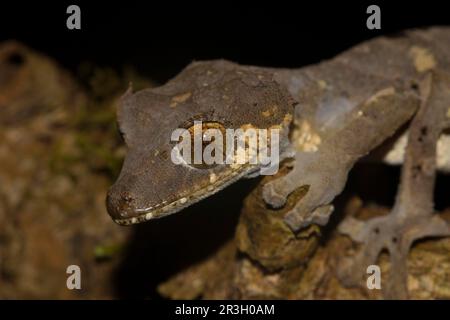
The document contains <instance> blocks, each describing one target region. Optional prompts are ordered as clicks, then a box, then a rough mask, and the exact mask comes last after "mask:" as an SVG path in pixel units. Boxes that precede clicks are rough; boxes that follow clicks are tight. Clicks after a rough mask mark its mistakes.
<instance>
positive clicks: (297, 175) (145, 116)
mask: <svg viewBox="0 0 450 320" xmlns="http://www.w3.org/2000/svg"><path fill="white" fill-rule="evenodd" d="M449 43H450V31H449V29H448V28H445V27H443V28H432V29H429V30H426V31H423V30H418V31H409V32H407V33H405V34H404V35H402V36H400V37H393V38H388V37H380V38H376V39H374V40H370V41H367V42H364V43H362V44H360V45H357V46H355V47H353V48H351V49H350V50H348V51H346V52H344V53H342V54H340V55H338V56H337V57H336V58H334V59H331V60H328V61H325V62H322V63H320V64H317V65H313V66H308V67H304V68H300V69H293V70H291V69H271V68H260V67H248V66H240V65H237V64H234V63H231V62H228V61H223V60H218V61H206V62H195V63H192V64H191V65H189V66H188V67H187V68H186V69H185V70H183V72H181V73H180V74H179V75H178V76H177V77H175V78H174V79H172V80H171V81H169V82H168V83H167V84H165V85H164V86H162V87H159V88H151V89H145V90H142V91H139V92H136V93H131V92H127V94H125V95H124V97H123V98H122V103H121V106H120V108H119V110H118V120H119V121H118V122H119V127H120V130H121V132H122V133H123V135H124V137H125V142H126V144H127V146H128V155H127V157H126V159H125V162H124V164H123V168H122V172H121V174H120V176H119V178H118V180H117V182H116V183H115V184H114V185H113V186H112V188H111V189H110V191H109V193H108V201H107V204H108V211H109V213H110V214H111V216H112V217H113V219H114V220H115V221H116V222H117V223H119V224H133V223H138V222H142V221H147V220H150V219H153V218H159V217H162V216H165V215H168V214H171V213H175V212H178V211H180V210H181V209H182V208H184V207H186V206H188V205H190V204H192V203H195V202H197V201H199V200H201V199H203V198H205V197H208V196H209V195H211V194H213V193H215V192H218V191H220V190H221V189H222V188H224V187H226V186H227V185H229V184H231V183H233V182H235V181H237V180H238V179H240V178H242V177H244V176H246V175H248V174H249V173H251V172H254V171H255V168H251V167H250V166H241V167H239V168H230V166H226V165H223V166H217V167H215V168H212V169H206V170H205V169H198V168H195V167H189V166H180V165H178V166H176V165H174V164H173V163H172V162H171V161H170V150H171V149H170V148H171V147H173V145H172V144H171V141H170V135H171V133H172V132H173V130H175V129H176V128H180V127H183V128H187V127H189V126H190V125H192V123H193V121H195V120H202V121H203V122H218V123H220V124H222V125H223V126H224V127H226V128H229V127H230V128H239V127H242V126H245V125H247V124H251V125H253V126H255V127H258V128H270V127H272V126H282V127H283V128H287V127H288V126H289V129H290V130H291V132H290V135H291V141H290V142H291V149H292V150H294V151H295V153H296V155H295V156H294V161H293V163H294V165H293V169H292V170H291V172H290V173H289V174H287V175H286V176H284V177H282V178H280V179H278V180H276V181H274V182H272V183H270V184H268V185H266V186H265V191H264V198H265V201H266V202H267V203H268V204H270V205H272V206H274V207H280V206H282V205H283V204H284V203H285V201H286V198H287V196H288V195H289V194H290V193H292V192H293V191H294V190H296V189H297V188H299V187H302V186H305V185H306V186H308V187H309V188H310V189H309V192H308V194H307V195H306V196H305V198H303V199H302V201H300V202H299V203H298V205H297V206H296V207H295V208H293V210H292V211H291V212H290V213H289V214H288V215H287V216H286V222H287V223H288V225H289V226H290V227H291V228H292V229H293V230H298V229H300V228H302V227H304V226H307V225H309V224H311V223H318V224H321V225H323V224H325V223H326V222H327V221H328V217H329V214H330V213H331V211H332V207H331V203H332V200H333V199H334V197H335V196H336V195H338V194H339V193H340V192H341V191H342V189H343V187H344V185H345V182H346V179H347V173H348V171H349V170H350V169H351V167H352V166H353V164H354V163H355V162H356V161H357V160H358V159H360V158H361V157H362V156H364V155H366V154H367V153H368V152H370V151H371V150H372V149H374V148H375V147H376V146H378V145H379V144H380V143H381V142H383V141H384V140H386V139H387V138H388V137H390V136H391V135H392V134H394V133H395V132H396V131H397V130H398V129H399V128H400V127H401V126H402V125H404V124H405V123H406V122H408V121H409V120H410V119H411V117H412V115H413V114H414V113H415V111H416V110H417V108H418V106H419V103H420V99H421V97H420V95H419V92H418V86H419V82H420V79H421V78H422V77H423V76H424V74H425V73H427V72H428V71H430V70H432V69H434V68H436V67H439V68H440V69H441V70H445V71H447V72H448V71H449V70H450V67H449V63H450V59H449V58H448V57H449V56H450V45H449ZM274 107H275V109H274ZM292 118H293V120H292ZM291 121H292V123H290V122H291ZM289 129H288V130H289ZM404 140H405V139H403V144H402V143H401V142H399V143H398V144H399V146H398V147H397V148H396V149H398V150H396V151H395V150H394V149H395V148H394V149H392V150H390V151H391V154H390V155H389V154H388V155H387V158H386V160H387V161H388V162H391V163H399V162H401V160H402V156H401V154H402V152H403V149H404ZM282 145H284V147H285V148H284V149H282V150H281V153H283V152H284V151H285V150H286V142H285V143H284V144H283V143H282ZM444 149H445V148H444ZM445 150H446V149H445ZM441 153H442V152H441ZM443 157H444V156H443ZM444 158H445V157H444ZM445 159H446V158H445ZM445 159H444V160H445ZM281 160H282V159H281ZM441 162H442V163H441V167H443V168H444V169H446V168H448V165H449V164H448V162H447V161H441ZM291 165H292V162H291Z"/></svg>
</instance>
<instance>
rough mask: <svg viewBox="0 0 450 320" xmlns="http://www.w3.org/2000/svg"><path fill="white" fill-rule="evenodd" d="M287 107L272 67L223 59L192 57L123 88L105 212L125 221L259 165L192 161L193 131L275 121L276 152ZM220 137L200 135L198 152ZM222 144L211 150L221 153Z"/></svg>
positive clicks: (188, 199)
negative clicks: (120, 147) (137, 87)
mask: <svg viewBox="0 0 450 320" xmlns="http://www.w3.org/2000/svg"><path fill="white" fill-rule="evenodd" d="M293 108H294V101H293V100H292V98H291V97H290V95H289V93H288V92H287V91H286V90H285V89H284V88H282V87H281V86H280V85H278V84H277V83H276V82H275V81H274V80H273V78H272V74H271V73H268V72H264V71H260V70H258V69H255V68H251V67H242V66H238V65H237V64H234V63H231V62H227V61H223V60H218V61H208V62H196V63H192V64H191V65H189V66H188V67H187V68H186V69H184V70H183V71H182V72H181V73H180V74H179V75H178V76H176V77H175V78H174V79H172V80H170V81H169V82H168V83H167V84H165V85H164V86H161V87H158V88H151V89H145V90H142V91H138V92H136V93H132V92H131V89H130V90H128V92H127V93H126V94H125V95H124V96H123V97H122V99H121V103H120V106H119V108H118V124H119V130H120V132H121V134H122V136H123V138H124V141H125V143H126V145H127V147H128V148H127V149H128V151H127V155H126V158H125V160H124V163H123V166H122V170H121V173H120V175H119V177H118V179H117V181H116V182H115V184H114V185H113V186H112V187H111V188H110V190H109V191H108V196H107V208H108V212H109V214H110V215H111V217H112V218H113V219H114V221H115V222H117V223H119V224H123V225H128V224H134V223H139V222H143V221H147V220H150V219H154V218H159V217H163V216H166V215H168V214H171V213H175V212H177V211H180V210H181V209H182V208H184V207H187V206H189V205H191V204H193V203H195V202H197V201H199V200H201V199H203V198H205V197H208V196H209V195H211V194H213V193H215V192H217V191H219V190H221V189H222V188H224V187H226V186H227V185H229V184H231V183H233V182H234V181H236V180H238V179H240V178H241V177H243V176H245V175H248V174H250V173H252V172H254V171H255V170H258V169H260V167H261V164H250V163H248V162H245V163H229V164H227V163H226V161H224V162H223V163H220V162H218V161H216V162H213V163H211V162H208V163H206V161H205V159H204V158H203V157H202V156H200V162H198V161H195V155H194V153H195V152H194V151H193V150H197V149H196V147H197V146H198V145H197V144H195V143H194V145H193V141H195V136H196V135H197V136H198V134H199V133H200V135H199V136H200V137H204V136H205V135H206V133H208V132H209V133H211V131H208V129H214V130H213V132H214V134H217V133H219V134H220V133H222V134H223V138H224V139H225V140H226V138H227V135H226V133H225V132H227V129H234V130H236V129H243V128H248V127H252V128H258V129H266V130H267V129H271V128H278V130H279V131H280V138H279V139H280V152H282V149H283V148H284V145H287V140H288V139H287V132H288V130H289V129H288V127H289V124H290V122H291V114H293ZM197 129H198V130H197ZM243 130H245V129H243ZM180 132H181V133H183V135H181V139H180V135H179V133H180ZM177 136H178V138H176V139H175V140H174V137H177ZM190 138H192V140H190ZM185 139H186V140H185ZM188 140H189V142H188ZM219 140H220V139H219V138H218V136H216V135H213V137H212V139H210V141H209V142H208V143H205V142H204V140H203V139H202V138H201V139H200V147H201V153H200V154H201V155H203V153H202V152H203V151H204V150H206V148H207V147H208V146H211V144H212V143H213V142H214V143H216V142H217V145H216V146H219V145H224V144H223V140H222V141H221V143H218V142H219ZM184 142H188V143H187V144H184V146H192V148H191V150H189V151H186V150H188V149H185V150H182V151H181V148H180V145H181V143H184ZM226 143H229V142H228V141H227V142H226ZM233 145H234V142H233ZM269 147H270V145H269ZM225 149H226V148H222V149H221V148H216V149H215V150H214V152H212V153H210V154H212V155H216V154H219V155H222V154H221V153H224V150H225ZM191 155H192V156H193V157H190V156H191ZM186 156H189V157H186ZM189 158H190V159H191V161H186V159H188V160H189ZM214 159H216V160H217V159H220V157H218V158H215V157H214ZM222 159H224V160H225V159H226V156H224V157H223V158H222Z"/></svg>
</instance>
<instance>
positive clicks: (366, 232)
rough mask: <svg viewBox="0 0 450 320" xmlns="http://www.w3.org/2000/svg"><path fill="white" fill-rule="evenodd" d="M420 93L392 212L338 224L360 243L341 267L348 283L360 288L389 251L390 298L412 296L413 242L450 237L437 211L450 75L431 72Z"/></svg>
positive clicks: (385, 290)
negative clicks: (436, 189)
mask: <svg viewBox="0 0 450 320" xmlns="http://www.w3.org/2000/svg"><path fill="white" fill-rule="evenodd" d="M421 95H422V97H423V100H422V105H421V107H420V109H419V111H418V113H417V114H416V116H415V117H414V119H413V122H412V124H411V127H410V132H409V139H408V140H409V141H408V146H407V149H406V156H405V162H404V165H403V169H402V176H401V182H400V188H399V191H398V194H397V198H396V202H395V205H394V207H393V209H392V211H391V213H390V214H388V215H386V216H383V217H377V218H374V219H371V220H369V221H367V222H362V221H359V220H357V219H354V218H352V217H350V218H348V219H346V220H345V221H344V222H343V223H342V224H341V225H340V226H339V231H340V232H341V233H343V234H347V235H349V236H350V237H351V238H352V239H353V240H354V241H356V242H358V243H361V244H362V246H361V248H360V251H359V252H358V253H357V255H356V257H354V258H353V259H352V261H350V260H346V261H344V262H343V264H342V265H341V266H340V268H339V271H338V275H339V277H340V278H341V280H342V281H343V283H344V284H345V285H348V286H356V285H358V284H359V283H360V281H361V280H362V276H363V274H364V273H365V271H366V268H367V267H368V266H369V265H371V264H375V263H376V261H377V259H378V256H379V255H380V252H381V251H382V250H383V249H387V250H388V251H389V254H390V262H391V270H392V272H391V273H390V274H391V276H390V279H389V282H388V285H387V286H384V287H383V294H384V296H385V297H386V298H396V299H406V298H407V297H408V290H407V265H406V262H407V256H408V252H409V250H410V248H411V245H412V244H413V243H414V241H415V240H418V239H421V238H425V237H444V236H450V227H449V226H448V225H447V223H446V222H445V221H444V220H443V219H442V218H440V217H439V216H438V215H436V214H435V213H434V208H433V207H434V206H433V194H434V182H435V177H436V143H437V141H438V139H439V136H440V134H441V133H442V131H443V130H444V129H445V128H446V126H448V119H447V113H448V107H449V102H450V76H449V75H448V74H443V73H432V74H429V75H428V77H427V78H426V79H425V80H424V81H423V83H422V85H421Z"/></svg>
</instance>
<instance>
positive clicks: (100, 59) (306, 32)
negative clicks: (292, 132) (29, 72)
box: [0, 0, 450, 81]
mask: <svg viewBox="0 0 450 320" xmlns="http://www.w3.org/2000/svg"><path fill="white" fill-rule="evenodd" d="M445 3H446V1H442V0H439V1H437V0H427V1H417V2H416V3H415V2H412V1H328V2H324V1H317V0H307V1H306V0H297V1H284V2H283V1H270V2H263V1H246V2H244V1H236V2H233V1H204V2H202V1H164V2H156V1H131V0H127V1H116V2H111V1H99V0H97V1H92V0H91V1H87V0H83V1H79V0H78V1H76V0H72V1H65V0H63V1H33V2H32V1H2V3H1V5H0V8H1V9H0V40H5V39H11V38H14V39H19V40H21V41H23V42H25V43H26V44H28V45H31V46H32V47H34V48H36V49H39V50H41V51H44V52H46V53H48V54H50V55H51V56H53V57H55V58H56V59H57V60H58V61H60V62H62V63H63V64H64V65H66V66H68V67H70V68H75V67H76V66H77V65H78V64H79V63H80V61H86V60H90V61H93V62H94V63H95V64H97V65H106V66H122V65H125V64H131V65H133V66H135V67H136V68H137V69H138V70H139V71H140V72H141V73H143V74H146V75H151V76H152V77H153V78H157V79H158V80H160V81H164V80H166V79H167V78H169V77H171V76H173V75H174V74H176V73H177V72H178V71H179V70H180V68H182V67H183V66H185V65H186V64H188V63H189V62H190V61H192V60H194V59H198V60H199V59H212V58H226V59H230V60H234V61H236V62H239V63H244V64H258V65H270V66H284V67H296V66H302V65H305V64H309V63H314V62H317V61H320V60H322V59H325V58H329V57H332V56H333V55H335V54H336V53H338V52H340V51H342V50H344V49H346V48H348V47H350V46H352V45H354V44H356V43H358V42H360V41H362V40H364V39H368V38H371V37H374V36H377V35H379V34H388V33H393V32H397V31H401V30H402V29H406V28H411V27H421V26H427V25H437V24H449V23H450V14H449V11H448V10H446V6H445ZM70 4H78V5H79V6H80V8H81V21H82V29H81V30H68V29H67V28H66V19H67V16H68V15H67V14H66V8H67V6H68V5H70ZM370 4H378V5H379V6H380V7H381V13H382V14H381V20H382V29H381V30H380V31H378V30H375V31H374V30H368V29H367V28H366V19H367V16H368V14H366V8H367V6H368V5H370Z"/></svg>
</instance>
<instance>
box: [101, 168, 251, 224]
mask: <svg viewBox="0 0 450 320" xmlns="http://www.w3.org/2000/svg"><path fill="white" fill-rule="evenodd" d="M257 169H258V167H255V166H254V165H249V164H244V165H241V166H239V167H236V168H234V169H232V170H230V171H227V172H226V173H222V174H221V175H218V176H217V179H216V180H215V181H214V183H210V184H208V185H207V186H204V187H202V188H199V189H197V190H195V191H193V192H190V193H189V194H185V195H181V196H179V197H178V198H177V199H176V200H172V201H168V200H165V201H162V202H160V203H158V204H156V205H153V206H150V207H144V208H128V209H127V210H126V211H127V212H128V214H129V215H132V217H129V218H116V219H114V222H116V223H117V224H119V225H124V226H126V225H132V224H138V223H142V222H146V221H149V220H152V219H158V218H162V217H165V216H168V215H171V214H173V213H176V212H179V211H181V210H182V209H184V208H186V207H188V206H190V205H192V204H194V203H196V202H198V201H200V200H202V199H204V198H207V197H209V196H211V195H213V194H215V193H217V192H219V191H220V190H222V189H223V188H225V187H227V186H228V185H230V184H232V183H234V182H235V181H237V180H239V179H241V178H242V177H243V176H246V175H248V174H250V173H251V172H253V171H254V170H257ZM108 203H109V201H108Z"/></svg>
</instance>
